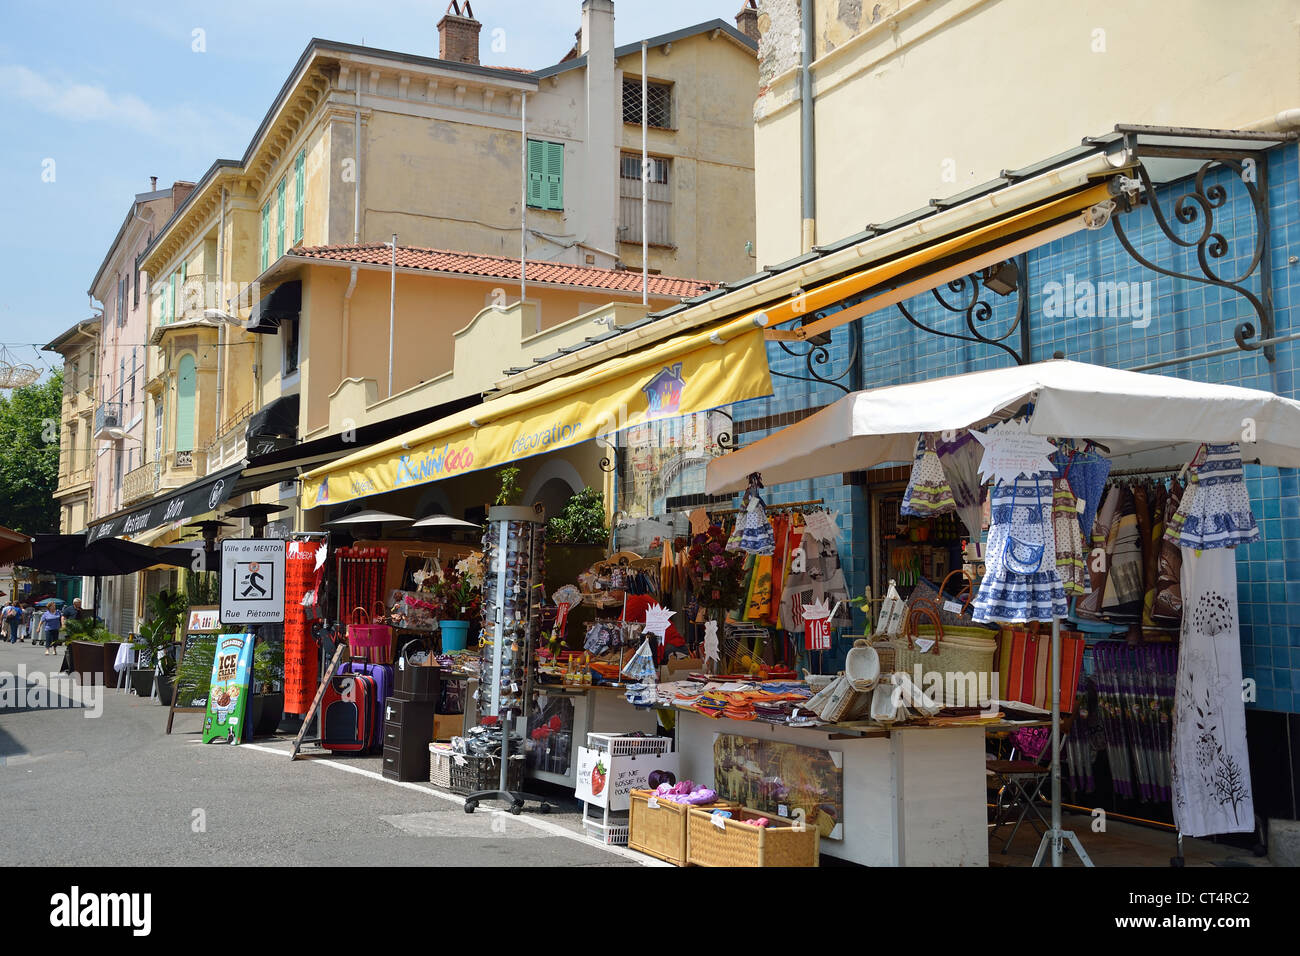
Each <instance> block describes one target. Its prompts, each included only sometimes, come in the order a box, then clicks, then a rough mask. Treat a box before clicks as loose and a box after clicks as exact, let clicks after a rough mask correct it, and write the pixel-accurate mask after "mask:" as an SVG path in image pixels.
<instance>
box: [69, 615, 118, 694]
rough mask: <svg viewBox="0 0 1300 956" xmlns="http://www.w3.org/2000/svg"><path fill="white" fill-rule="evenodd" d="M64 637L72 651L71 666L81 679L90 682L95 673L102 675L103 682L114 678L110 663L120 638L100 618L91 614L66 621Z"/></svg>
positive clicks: (105, 682) (113, 659)
mask: <svg viewBox="0 0 1300 956" xmlns="http://www.w3.org/2000/svg"><path fill="white" fill-rule="evenodd" d="M66 640H67V643H68V652H69V653H70V654H71V655H72V670H73V671H75V672H76V673H78V674H80V675H81V680H82V681H83V682H86V681H90V682H93V681H94V680H95V677H96V675H98V676H99V677H101V678H102V679H103V681H104V685H105V686H109V685H111V684H114V683H116V682H117V672H116V671H115V670H114V669H113V665H114V664H115V663H116V662H117V649H118V647H119V646H120V645H121V643H122V639H121V638H120V637H118V636H117V635H116V634H113V633H111V632H110V631H109V630H108V628H106V627H105V626H104V624H103V622H102V621H99V620H98V619H96V618H93V617H82V618H74V619H73V620H71V621H68V624H67V638H66Z"/></svg>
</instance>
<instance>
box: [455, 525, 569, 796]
mask: <svg viewBox="0 0 1300 956" xmlns="http://www.w3.org/2000/svg"><path fill="white" fill-rule="evenodd" d="M483 544H484V548H483V557H484V562H485V566H486V568H487V575H488V577H489V578H492V579H494V580H491V581H490V582H488V581H485V582H484V584H485V587H484V591H485V592H486V594H490V595H491V598H492V600H491V603H488V602H486V601H485V602H484V609H483V610H484V614H483V619H484V621H491V628H492V630H491V636H490V638H489V635H488V633H487V628H486V627H485V628H484V634H483V636H482V637H481V638H480V639H479V646H480V647H482V648H486V647H487V646H489V644H488V642H489V640H490V642H491V643H490V646H491V648H492V667H491V674H492V685H491V688H490V692H491V698H490V705H489V709H490V713H492V714H495V715H496V718H497V726H498V727H500V729H501V757H500V760H501V775H500V782H499V786H498V787H497V789H496V790H479V791H475V792H474V793H471V794H469V795H468V796H466V797H465V812H466V813H473V812H474V811H475V810H476V809H478V805H479V802H480V801H482V800H500V801H503V802H505V803H508V804H509V805H510V806H509V809H510V812H511V813H513V814H519V813H522V812H523V809H524V804H525V802H526V801H531V802H533V803H536V804H538V810H539V811H540V812H541V813H549V812H550V811H551V805H550V804H549V803H548V802H547V801H546V798H544V797H539V796H535V795H533V794H529V793H524V792H522V791H518V790H511V789H510V780H509V777H510V761H511V759H512V758H511V756H510V733H511V729H512V727H513V725H514V724H515V722H516V721H517V720H518V719H519V717H520V715H521V714H526V713H527V707H528V703H529V701H530V700H531V698H532V689H533V680H532V647H533V643H534V642H535V640H536V639H537V636H538V632H539V628H540V623H539V621H540V616H541V615H540V605H539V602H537V601H535V600H534V597H533V592H534V591H536V590H539V589H540V588H541V587H542V581H543V573H544V567H543V562H544V558H545V549H546V524H545V522H544V520H543V518H542V517H541V516H539V515H538V514H537V512H535V511H534V510H533V509H532V508H521V507H513V506H497V507H494V508H491V509H489V510H488V520H487V529H486V531H485V533H484V535H483ZM510 582H513V583H510ZM510 634H513V635H514V642H513V643H512V644H511V645H510V646H509V647H507V643H506V642H507V640H508V639H509V638H508V635H510ZM484 689H485V688H484V685H483V682H482V681H481V680H480V681H479V689H478V693H479V694H480V695H481V694H482V693H483V691H484ZM481 705H482V701H480V707H481ZM526 726H527V722H526V721H525V727H526ZM515 759H519V760H520V761H521V762H522V760H523V756H522V755H520V757H518V758H515Z"/></svg>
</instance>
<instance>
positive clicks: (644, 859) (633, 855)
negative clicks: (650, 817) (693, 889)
mask: <svg viewBox="0 0 1300 956" xmlns="http://www.w3.org/2000/svg"><path fill="white" fill-rule="evenodd" d="M239 749H240V750H256V751H258V752H260V753H267V754H275V755H276V756H278V757H286V756H288V754H289V750H287V749H285V750H281V749H278V748H276V747H267V746H265V745H263V744H240V745H239ZM307 763H309V764H312V765H315V766H321V767H329V768H330V769H332V770H342V771H345V772H346V773H355V774H360V775H361V776H363V777H370V778H371V779H372V780H378V781H379V782H381V783H387V784H391V785H392V786H395V787H405V788H406V789H408V790H415V791H418V792H419V793H423V794H427V795H428V796H432V797H437V798H438V799H440V800H445V801H446V802H448V803H454V804H457V805H458V806H461V807H464V805H465V798H464V797H460V796H457V795H456V794H454V793H446V792H444V791H442V790H437V789H435V788H434V787H432V786H423V785H421V784H418V783H413V782H411V781H407V780H389V779H388V778H387V777H385V776H384V775H383V774H381V773H376V772H375V771H373V770H366V769H365V768H363V767H352V766H349V765H348V764H346V763H341V762H336V761H332V760H309V761H307ZM484 810H486V811H487V812H489V813H494V814H504V815H505V816H506V817H507V818H509V819H512V820H515V821H517V822H519V823H525V824H527V825H528V826H531V827H536V828H537V829H538V830H542V831H544V832H546V833H549V834H551V835H552V836H559V837H564V838H565V839H566V840H574V841H576V842H578V843H581V844H582V845H583V846H587V847H592V848H594V849H597V850H604V851H605V852H607V853H612V854H614V855H615V856H619V857H622V858H623V859H625V860H630V861H631V862H633V863H637V864H640V865H641V866H672V864H671V863H665V862H664V861H663V860H656V859H655V858H654V857H652V856H646V855H645V854H644V853H637V852H636V851H635V850H629V849H627V848H626V847H621V846H607V845H605V844H603V843H597V842H595V841H594V840H589V839H588V838H587V837H586V836H585V835H583V834H581V833H577V832H575V831H573V830H570V829H568V828H567V827H563V826H561V825H560V824H558V823H552V822H551V821H549V820H543V819H541V818H540V817H538V816H536V815H534V814H528V813H521V814H519V815H518V816H515V815H514V814H511V813H510V812H509V811H508V810H493V809H492V808H490V807H480V808H479V810H478V811H476V812H479V813H481V812H483V811H484Z"/></svg>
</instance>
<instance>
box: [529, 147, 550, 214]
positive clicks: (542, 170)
mask: <svg viewBox="0 0 1300 956" xmlns="http://www.w3.org/2000/svg"><path fill="white" fill-rule="evenodd" d="M528 205H530V206H535V207H537V208H539V209H545V208H546V144H545V143H539V142H537V141H536V140H532V139H530V140H529V141H528Z"/></svg>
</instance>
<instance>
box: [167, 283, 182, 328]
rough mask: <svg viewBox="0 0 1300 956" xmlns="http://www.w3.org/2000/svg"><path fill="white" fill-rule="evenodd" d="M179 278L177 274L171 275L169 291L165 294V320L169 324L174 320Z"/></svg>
mask: <svg viewBox="0 0 1300 956" xmlns="http://www.w3.org/2000/svg"><path fill="white" fill-rule="evenodd" d="M180 280H181V276H180V273H179V272H173V273H172V281H171V287H170V291H169V292H168V294H167V319H168V321H169V322H173V321H175V320H176V303H177V301H178V299H179V296H178V293H179V292H180V285H181V282H180Z"/></svg>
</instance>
